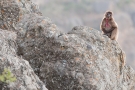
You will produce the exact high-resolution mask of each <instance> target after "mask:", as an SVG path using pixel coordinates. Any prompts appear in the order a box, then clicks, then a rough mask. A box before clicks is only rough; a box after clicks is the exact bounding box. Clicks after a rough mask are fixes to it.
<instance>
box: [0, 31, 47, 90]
mask: <svg viewBox="0 0 135 90" xmlns="http://www.w3.org/2000/svg"><path fill="white" fill-rule="evenodd" d="M16 36H17V35H16V33H15V32H13V31H7V30H1V29H0V62H1V63H0V73H1V72H3V70H4V68H9V69H10V70H11V72H12V73H13V75H14V76H15V77H16V79H17V80H16V81H15V82H11V83H9V84H8V85H6V87H0V89H1V90H47V89H46V88H45V85H44V84H43V82H42V81H40V80H39V78H38V77H37V75H36V74H35V73H34V71H33V69H32V68H31V66H30V65H29V62H28V61H26V60H24V59H22V58H21V57H18V56H17V54H16V49H17V44H16ZM43 88H44V89H43Z"/></svg>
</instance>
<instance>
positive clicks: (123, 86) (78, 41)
mask: <svg viewBox="0 0 135 90" xmlns="http://www.w3.org/2000/svg"><path fill="white" fill-rule="evenodd" d="M1 2H2V3H3V2H5V3H6V4H8V3H9V5H10V4H11V2H12V4H11V6H10V7H7V9H6V10H5V11H6V12H7V13H8V12H9V11H11V12H10V13H14V15H13V17H16V16H15V15H17V16H18V18H19V20H18V19H15V20H16V21H15V22H14V24H13V23H11V24H10V25H11V26H6V25H4V26H3V27H2V25H3V23H6V22H8V21H10V19H7V18H6V19H4V18H1V23H2V24H1V26H0V28H2V29H8V30H13V31H15V32H16V33H17V38H16V40H15V41H14V42H15V43H16V44H15V46H13V50H14V52H13V54H14V53H15V55H16V53H17V55H18V56H17V55H16V57H17V58H20V57H22V58H23V59H25V60H27V61H28V62H29V63H30V65H31V67H32V68H33V70H34V72H35V73H36V74H37V75H38V77H39V78H40V80H42V81H43V82H44V83H45V84H46V87H47V88H48V90H134V84H135V72H134V70H133V69H132V68H131V67H129V66H126V65H125V66H123V65H122V63H124V61H125V60H126V59H125V54H124V52H123V51H122V50H121V48H120V46H119V44H118V42H116V41H112V40H110V39H109V38H108V37H107V36H103V35H102V34H101V32H99V31H98V30H95V29H93V28H90V27H86V26H76V27H74V28H73V30H72V31H70V32H68V33H65V34H64V33H61V32H60V31H59V29H58V28H57V26H56V25H55V24H53V23H52V21H51V20H50V19H49V18H44V17H43V16H42V15H41V14H40V12H39V11H38V9H37V8H36V7H35V9H31V7H32V5H33V4H32V3H31V1H29V0H10V1H8V0H5V1H4V0H2V1H1ZM21 3H23V6H21V5H22V4H21ZM6 4H2V5H6ZM26 6H27V7H26ZM12 7H14V8H16V9H17V10H16V11H12V10H13V9H12V10H10V9H11V8H12ZM21 8H23V9H21ZM18 10H19V11H18ZM5 11H4V12H5ZM23 11H26V12H23ZM21 12H23V14H20V13H21ZM0 15H6V14H5V13H1V14H0ZM9 15H11V14H9ZM9 17H11V16H9ZM16 18H17V17H16ZM12 19H13V18H12V17H11V20H12ZM5 32H7V31H5ZM9 35H10V34H9ZM15 35H16V34H15ZM4 36H5V35H4ZM12 36H14V35H12ZM8 51H10V50H7V52H6V53H8ZM7 55H10V54H7ZM22 58H20V60H19V61H18V62H20V63H21V61H25V60H23V59H22ZM28 62H26V61H25V63H27V64H26V65H28ZM25 63H22V65H24V64H25ZM19 65H20V64H19ZM29 68H30V66H29V67H27V68H25V70H26V71H27V70H28V71H29ZM31 72H33V71H31ZM14 74H15V73H14ZM33 74H34V73H33ZM22 75H23V74H22ZM27 75H29V74H27ZM34 75H35V74H34ZM17 77H18V76H17ZM29 78H30V79H27V81H26V82H27V83H31V82H30V81H31V80H32V76H30V77H29ZM37 79H38V78H37ZM38 80H39V79H38ZM40 80H39V81H40ZM40 82H41V81H40ZM25 85H29V84H25ZM30 85H34V86H31V88H29V89H27V88H26V87H25V89H26V90H38V89H37V88H35V87H36V85H37V86H38V87H40V88H42V87H43V86H44V85H43V83H42V82H41V85H43V86H41V85H40V84H39V83H38V84H37V83H36V81H35V84H30ZM22 86H23V85H22ZM33 88H34V89H33ZM25 89H24V90H25ZM17 90H19V89H17ZM39 90H40V89H39ZM41 90H42V89H41ZM43 90H44V89H43Z"/></svg>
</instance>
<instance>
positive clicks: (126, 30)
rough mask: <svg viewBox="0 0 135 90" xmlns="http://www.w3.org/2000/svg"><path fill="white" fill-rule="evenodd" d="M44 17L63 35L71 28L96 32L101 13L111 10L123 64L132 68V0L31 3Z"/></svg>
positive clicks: (134, 3)
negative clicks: (125, 63) (116, 25)
mask: <svg viewBox="0 0 135 90" xmlns="http://www.w3.org/2000/svg"><path fill="white" fill-rule="evenodd" d="M33 2H34V3H35V4H37V5H39V8H40V10H41V12H42V13H43V15H44V16H45V17H49V18H50V19H51V20H52V21H53V22H54V23H55V24H56V25H57V27H58V28H59V30H61V31H63V32H68V31H70V30H72V28H73V27H74V26H79V25H83V26H89V27H92V28H95V29H98V30H100V22H101V20H102V18H103V16H104V13H105V11H107V10H111V11H113V13H114V19H115V21H116V22H117V24H118V26H119V37H118V42H119V44H120V46H121V47H122V49H123V50H124V51H125V53H126V62H127V64H128V65H130V66H132V67H133V68H134V69H135V0H33Z"/></svg>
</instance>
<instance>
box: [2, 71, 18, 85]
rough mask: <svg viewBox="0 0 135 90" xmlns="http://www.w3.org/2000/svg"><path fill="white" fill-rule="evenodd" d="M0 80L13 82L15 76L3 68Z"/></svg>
mask: <svg viewBox="0 0 135 90" xmlns="http://www.w3.org/2000/svg"><path fill="white" fill-rule="evenodd" d="M0 81H1V82H4V83H10V82H15V81H16V78H15V77H14V75H13V74H12V72H11V71H10V70H9V69H7V68H5V69H4V71H3V72H2V74H1V75H0Z"/></svg>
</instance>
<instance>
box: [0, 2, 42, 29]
mask: <svg viewBox="0 0 135 90" xmlns="http://www.w3.org/2000/svg"><path fill="white" fill-rule="evenodd" d="M27 13H37V14H41V13H40V12H39V10H38V9H37V6H36V5H35V4H33V3H32V2H31V0H0V28H1V29H9V30H15V25H16V23H17V22H18V21H19V20H20V19H21V18H22V16H23V15H24V14H27Z"/></svg>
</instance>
